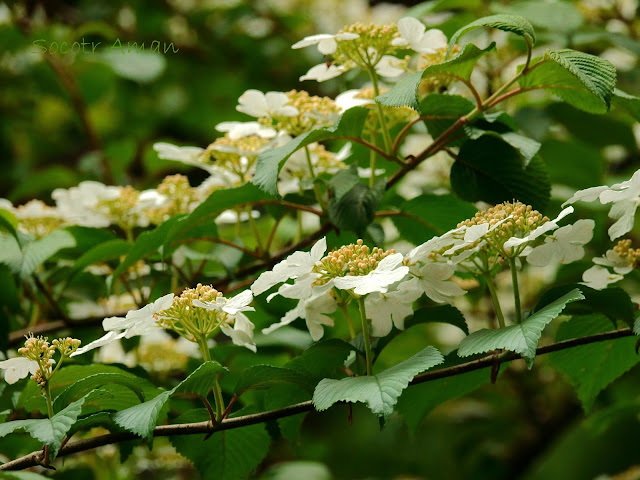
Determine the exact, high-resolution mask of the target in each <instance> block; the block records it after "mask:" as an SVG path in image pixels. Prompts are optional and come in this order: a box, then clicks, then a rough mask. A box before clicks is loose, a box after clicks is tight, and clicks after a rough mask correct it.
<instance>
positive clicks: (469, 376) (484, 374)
mask: <svg viewBox="0 0 640 480" xmlns="http://www.w3.org/2000/svg"><path fill="white" fill-rule="evenodd" d="M465 361H466V360H463V359H461V358H460V357H458V355H457V353H456V352H451V353H450V354H449V355H447V356H446V357H445V360H444V363H443V364H442V365H439V366H438V369H440V368H447V367H452V366H455V365H459V364H460V363H463V362H465ZM490 380H491V367H487V368H483V369H479V370H474V371H471V372H467V373H463V374H460V375H452V376H450V377H446V378H440V379H438V380H433V381H430V382H425V383H421V384H418V385H413V386H411V388H409V389H407V391H406V392H404V393H403V394H402V396H401V397H400V400H399V401H398V405H397V406H396V410H397V411H398V413H399V414H400V415H402V416H403V417H404V419H405V421H406V422H407V425H408V426H409V430H410V431H412V432H414V433H415V432H416V431H417V429H418V426H419V425H420V423H421V422H422V420H423V419H424V418H425V417H426V416H427V415H428V414H429V412H431V410H433V409H434V408H435V407H437V406H438V405H440V404H441V403H444V402H447V401H449V400H454V399H456V398H460V397H464V396H465V395H468V394H469V393H471V392H473V391H474V390H477V389H478V388H480V387H481V386H483V385H486V384H487V383H489V382H490Z"/></svg>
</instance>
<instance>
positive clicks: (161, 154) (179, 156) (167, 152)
mask: <svg viewBox="0 0 640 480" xmlns="http://www.w3.org/2000/svg"><path fill="white" fill-rule="evenodd" d="M153 149H154V150H155V151H156V152H157V153H158V158H160V159H162V160H175V161H177V162H183V163H188V164H191V165H199V162H198V158H199V157H200V155H201V154H202V152H204V149H203V148H200V147H179V146H177V145H173V144H171V143H167V142H156V143H154V144H153Z"/></svg>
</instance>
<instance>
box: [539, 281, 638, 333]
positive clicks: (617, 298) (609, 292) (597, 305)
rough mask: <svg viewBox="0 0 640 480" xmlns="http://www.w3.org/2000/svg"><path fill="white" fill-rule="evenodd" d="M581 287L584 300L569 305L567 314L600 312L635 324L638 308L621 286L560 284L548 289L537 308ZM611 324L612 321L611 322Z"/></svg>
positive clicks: (611, 317) (614, 318) (610, 317)
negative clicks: (601, 287)
mask: <svg viewBox="0 0 640 480" xmlns="http://www.w3.org/2000/svg"><path fill="white" fill-rule="evenodd" d="M575 288H579V289H580V291H581V292H582V294H583V295H584V300H582V301H580V302H575V303H572V304H570V305H568V306H567V308H566V310H565V311H564V312H565V314H566V315H589V314H592V313H600V314H602V315H604V316H606V317H608V318H609V319H611V320H622V321H623V322H625V323H626V324H627V325H629V326H631V325H633V316H634V312H635V310H636V308H635V305H634V303H633V302H632V301H631V297H629V294H628V293H627V292H625V291H624V290H623V289H622V288H620V287H609V288H605V289H603V290H596V289H593V288H591V287H587V286H586V285H578V284H569V285H559V286H557V287H553V288H551V289H549V290H547V291H546V292H545V293H544V294H543V295H542V297H541V298H540V300H539V301H538V305H536V310H540V309H541V308H543V307H545V306H547V305H549V304H550V303H552V302H553V301H554V300H555V299H557V298H560V297H561V296H562V295H564V294H566V293H568V292H569V291H571V290H573V289H575ZM609 325H611V322H609Z"/></svg>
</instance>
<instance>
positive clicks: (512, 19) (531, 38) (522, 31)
mask: <svg viewBox="0 0 640 480" xmlns="http://www.w3.org/2000/svg"><path fill="white" fill-rule="evenodd" d="M481 27H491V28H497V29H498V30H502V31H505V32H511V33H515V34H516V35H519V36H521V37H523V38H524V39H525V41H526V42H527V44H528V45H529V46H530V47H532V46H533V45H535V43H536V34H535V31H534V30H533V27H532V26H531V24H530V23H529V22H528V21H527V19H526V18H524V17H521V16H520V15H507V14H499V15H491V16H489V17H484V18H480V19H478V20H476V21H475V22H471V23H470V24H469V25H467V26H465V27H462V28H461V29H460V30H458V31H457V32H456V33H454V34H453V36H452V37H451V40H449V51H448V52H447V55H448V54H449V53H450V52H451V49H452V48H453V46H454V45H455V44H456V43H457V42H458V40H459V39H460V37H462V36H463V35H466V34H467V33H469V32H471V31H472V30H475V29H476V28H481Z"/></svg>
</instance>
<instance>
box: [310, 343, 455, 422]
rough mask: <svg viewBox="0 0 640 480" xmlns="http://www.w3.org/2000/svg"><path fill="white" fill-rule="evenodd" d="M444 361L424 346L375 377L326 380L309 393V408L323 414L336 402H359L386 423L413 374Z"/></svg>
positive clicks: (438, 353)
mask: <svg viewBox="0 0 640 480" xmlns="http://www.w3.org/2000/svg"><path fill="white" fill-rule="evenodd" d="M443 361H444V358H443V356H442V354H441V353H440V352H438V350H436V349H435V348H434V347H427V348H425V349H424V350H422V351H421V352H419V353H417V354H415V355H414V356H412V357H411V358H409V359H407V360H405V361H404V362H400V363H399V364H397V365H394V366H393V367H391V368H388V369H387V370H384V371H382V372H380V373H378V374H377V375H370V376H361V377H347V378H343V379H341V380H333V379H329V378H326V379H324V380H322V381H321V382H320V383H319V384H318V386H317V387H316V389H315V392H314V393H313V405H314V406H315V407H316V410H318V411H320V412H321V411H323V410H326V409H328V408H329V407H331V406H332V405H333V404H335V403H336V402H351V403H355V402H362V403H366V404H367V406H368V407H369V409H370V410H371V411H372V412H373V413H374V414H375V415H377V416H379V417H381V418H383V419H384V420H386V419H387V418H388V417H389V415H391V413H393V407H394V405H395V404H396V402H397V401H398V398H399V397H400V394H401V393H402V391H403V390H404V389H405V388H407V386H408V385H409V382H410V381H411V380H412V379H413V377H415V376H416V375H417V374H419V373H421V372H424V371H425V370H428V369H429V368H431V367H434V366H435V365H438V364H440V363H442V362H443Z"/></svg>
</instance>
